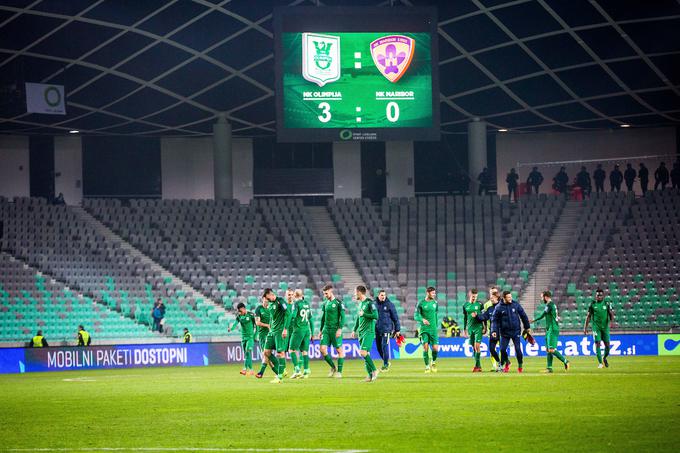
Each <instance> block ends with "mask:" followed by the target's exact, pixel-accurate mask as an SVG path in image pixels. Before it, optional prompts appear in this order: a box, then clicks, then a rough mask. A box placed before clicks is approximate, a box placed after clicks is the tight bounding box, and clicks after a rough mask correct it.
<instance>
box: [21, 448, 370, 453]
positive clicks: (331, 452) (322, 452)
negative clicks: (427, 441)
mask: <svg viewBox="0 0 680 453" xmlns="http://www.w3.org/2000/svg"><path fill="white" fill-rule="evenodd" d="M78 450H81V449H79V448H10V449H9V450H8V451H26V452H28V451H78ZM84 450H87V451H196V452H200V451H206V452H272V453H276V452H301V453H304V452H306V453H367V452H370V451H371V450H336V449H330V448H219V447H205V448H202V447H182V448H176V447H108V448H107V447H87V448H85V449H84Z"/></svg>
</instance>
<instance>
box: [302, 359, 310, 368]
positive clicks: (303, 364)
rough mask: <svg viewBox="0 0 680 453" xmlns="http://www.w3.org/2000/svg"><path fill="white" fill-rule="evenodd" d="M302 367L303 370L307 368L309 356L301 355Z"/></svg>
mask: <svg viewBox="0 0 680 453" xmlns="http://www.w3.org/2000/svg"><path fill="white" fill-rule="evenodd" d="M302 367H303V368H304V369H305V371H306V370H308V369H309V356H308V355H303V356H302Z"/></svg>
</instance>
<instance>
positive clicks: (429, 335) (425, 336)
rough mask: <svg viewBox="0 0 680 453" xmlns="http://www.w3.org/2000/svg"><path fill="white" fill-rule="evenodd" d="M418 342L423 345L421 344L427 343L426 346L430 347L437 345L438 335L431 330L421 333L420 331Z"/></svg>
mask: <svg viewBox="0 0 680 453" xmlns="http://www.w3.org/2000/svg"><path fill="white" fill-rule="evenodd" d="M420 342H421V343H423V344H425V343H427V344H431V345H435V344H439V334H438V333H437V331H436V330H435V331H432V330H429V331H422V330H421V331H420Z"/></svg>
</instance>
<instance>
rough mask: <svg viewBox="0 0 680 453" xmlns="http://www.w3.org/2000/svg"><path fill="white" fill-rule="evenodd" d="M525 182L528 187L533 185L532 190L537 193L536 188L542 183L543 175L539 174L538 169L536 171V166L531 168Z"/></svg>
mask: <svg viewBox="0 0 680 453" xmlns="http://www.w3.org/2000/svg"><path fill="white" fill-rule="evenodd" d="M527 184H528V185H529V187H533V189H534V192H535V193H536V194H538V189H539V187H540V186H541V184H543V175H542V174H541V172H540V171H538V167H534V168H533V169H532V170H531V173H529V177H528V178H527Z"/></svg>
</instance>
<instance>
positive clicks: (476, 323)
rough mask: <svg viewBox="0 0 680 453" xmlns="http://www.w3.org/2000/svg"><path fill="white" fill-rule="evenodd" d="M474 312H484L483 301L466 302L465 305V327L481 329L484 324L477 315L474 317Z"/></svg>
mask: <svg viewBox="0 0 680 453" xmlns="http://www.w3.org/2000/svg"><path fill="white" fill-rule="evenodd" d="M472 313H477V316H479V315H480V314H481V313H482V303H481V302H480V301H477V302H466V303H465V305H463V318H465V328H466V329H467V330H475V329H481V328H482V327H483V326H484V324H483V323H482V321H480V320H479V319H477V318H476V317H473V316H472Z"/></svg>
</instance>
